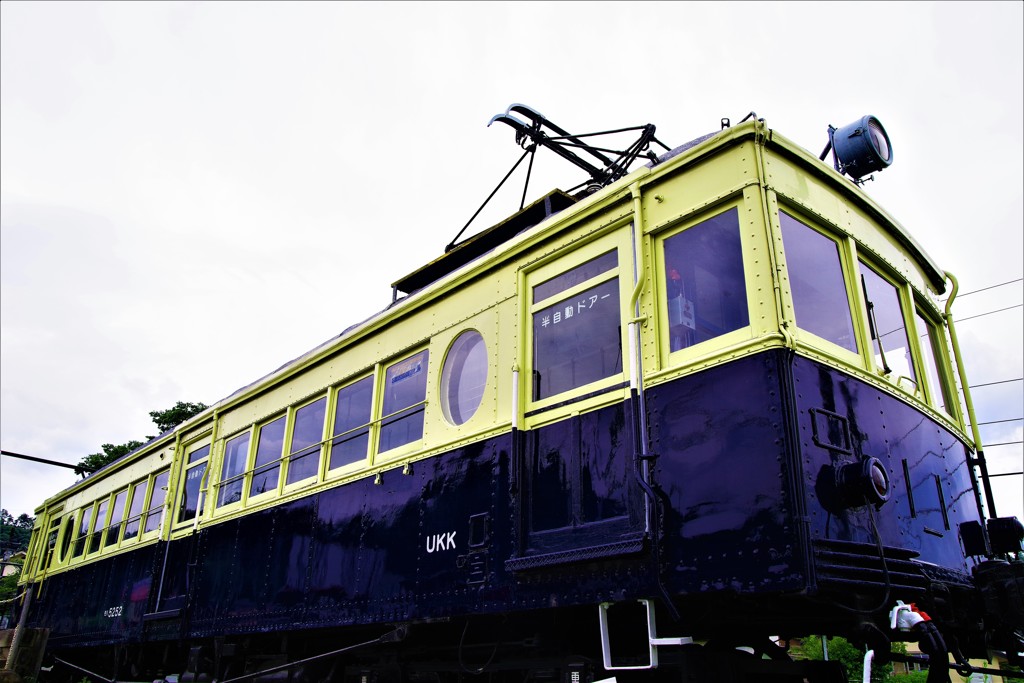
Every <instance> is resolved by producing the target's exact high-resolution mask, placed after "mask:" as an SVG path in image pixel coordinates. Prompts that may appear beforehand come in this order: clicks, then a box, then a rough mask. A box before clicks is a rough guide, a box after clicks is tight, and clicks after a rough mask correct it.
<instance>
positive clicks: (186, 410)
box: [149, 401, 207, 434]
mask: <svg viewBox="0 0 1024 683" xmlns="http://www.w3.org/2000/svg"><path fill="white" fill-rule="evenodd" d="M206 408H207V406H206V404H205V403H186V402H185V401H178V402H177V403H175V404H174V406H173V407H171V408H168V409H167V410H154V411H153V412H151V413H150V414H149V416H150V417H151V418H153V423H154V424H156V426H157V427H158V428H159V429H160V433H161V434H163V433H164V432H166V431H168V430H171V429H174V428H175V427H177V426H178V425H180V424H181V423H182V422H184V421H185V420H187V419H189V418H190V417H192V416H193V415H198V414H199V413H201V412H203V411H204V410H206Z"/></svg>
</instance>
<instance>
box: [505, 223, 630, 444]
mask: <svg viewBox="0 0 1024 683" xmlns="http://www.w3.org/2000/svg"><path fill="white" fill-rule="evenodd" d="M631 226H632V217H630V218H629V219H626V220H624V221H620V222H618V223H616V224H615V225H613V226H610V227H609V228H608V229H607V230H604V231H602V232H601V234H600V235H598V236H595V237H594V238H592V239H590V240H589V241H587V242H586V243H584V244H577V243H572V244H568V245H566V246H565V247H563V248H561V249H559V250H558V251H556V252H554V253H552V254H549V255H548V256H546V257H545V258H544V259H542V260H540V261H538V262H536V263H533V264H530V265H529V266H527V267H524V268H522V269H520V271H519V292H520V295H519V299H520V316H519V319H520V321H521V325H522V330H523V333H522V334H521V335H520V339H521V340H522V342H521V345H520V347H519V363H518V365H519V367H521V368H523V372H522V373H521V377H520V380H519V381H520V389H521V392H520V396H522V398H521V399H520V405H521V406H522V410H523V413H522V415H523V425H524V427H525V428H526V429H531V428H533V427H537V426H540V425H542V424H546V423H548V422H551V421H554V420H556V419H561V418H564V417H566V416H568V415H572V414H575V413H579V412H583V411H586V410H590V409H594V408H597V407H600V406H602V405H606V404H608V403H611V402H613V401H615V400H621V399H623V398H625V396H626V394H627V391H628V388H627V385H628V373H629V358H628V349H629V339H628V325H627V324H626V323H627V322H628V321H629V320H631V319H632V318H633V315H632V313H631V312H630V311H629V310H628V308H629V296H630V293H631V292H632V291H633V289H634V287H635V283H634V282H633V277H632V276H633V262H634V257H633V239H632V235H631ZM611 251H615V253H616V265H615V267H614V268H611V269H609V270H607V271H604V272H601V273H598V274H596V275H594V276H593V277H591V278H589V279H587V280H585V281H583V282H580V283H578V284H575V285H573V286H571V287H568V288H566V289H564V290H562V291H559V292H557V293H555V294H553V295H551V296H550V297H548V298H546V299H543V300H542V301H539V302H537V303H534V302H533V292H534V288H535V287H537V286H538V285H541V284H544V283H545V282H548V281H549V280H552V279H554V278H556V277H558V276H559V275H561V274H563V273H567V272H569V271H571V270H573V269H574V268H577V267H579V266H581V265H583V264H585V263H586V262H588V261H592V260H594V259H596V258H597V257H599V256H602V255H603V254H606V253H608V252H611ZM612 280H617V281H618V297H619V301H618V311H619V344H620V353H621V365H622V368H621V370H620V371H619V372H618V373H617V374H613V375H610V376H608V377H605V378H602V379H598V380H595V381H593V382H589V383H587V384H584V385H581V386H577V387H573V388H571V389H566V390H564V391H561V392H559V393H557V394H554V395H551V396H547V397H544V398H541V399H534V392H533V386H534V385H533V379H532V378H533V376H534V371H535V369H536V368H535V362H536V359H535V358H534V329H533V316H534V314H535V313H537V312H539V311H541V310H543V309H545V308H550V307H551V306H553V305H555V304H558V303H560V302H563V301H566V300H568V299H571V298H572V297H573V296H575V295H578V294H579V293H580V292H583V291H586V290H588V289H592V288H593V287H595V286H598V285H601V284H604V283H606V282H610V281H612ZM518 409H519V407H517V406H513V410H518Z"/></svg>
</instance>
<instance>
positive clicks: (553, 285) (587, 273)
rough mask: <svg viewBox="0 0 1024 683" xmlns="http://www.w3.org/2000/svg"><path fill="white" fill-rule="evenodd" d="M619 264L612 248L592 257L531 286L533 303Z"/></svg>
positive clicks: (570, 287) (612, 268) (616, 254)
mask: <svg viewBox="0 0 1024 683" xmlns="http://www.w3.org/2000/svg"><path fill="white" fill-rule="evenodd" d="M618 265H619V256H618V252H616V251H614V250H612V251H609V252H607V253H605V254H601V255H600V256H598V257H597V258H593V259H591V260H589V261H587V262H586V263H583V264H581V265H579V266H576V267H575V268H573V269H572V270H567V271H565V272H564V273H562V274H561V275H558V276H556V277H553V278H551V279H550V280H545V281H544V282H541V283H540V284H539V285H536V286H535V287H534V288H533V303H535V304H539V303H541V302H542V301H545V300H546V299H550V298H551V297H553V296H555V295H556V294H561V293H562V292H564V291H566V290H567V289H572V288H573V287H575V286H576V285H579V284H582V283H584V282H586V281H587V280H590V279H592V278H595V277H597V276H598V275H601V274H602V273H607V272H609V271H611V270H614V269H615V268H616V267H617V266H618Z"/></svg>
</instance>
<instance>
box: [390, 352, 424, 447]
mask: <svg viewBox="0 0 1024 683" xmlns="http://www.w3.org/2000/svg"><path fill="white" fill-rule="evenodd" d="M428 360H429V351H420V352H419V353H417V354H416V355H414V356H410V357H408V358H406V359H404V360H400V361H398V362H397V363H394V364H392V365H391V366H389V367H388V369H387V371H386V372H385V373H384V391H383V394H384V397H383V407H382V411H383V412H382V416H381V421H380V435H379V437H378V438H379V440H378V452H381V453H383V452H384V451H389V450H391V449H393V448H398V447H399V446H404V445H405V444H407V443H412V442H413V441H416V440H418V439H420V438H421V437H422V436H423V409H424V405H425V403H426V397H427V362H428Z"/></svg>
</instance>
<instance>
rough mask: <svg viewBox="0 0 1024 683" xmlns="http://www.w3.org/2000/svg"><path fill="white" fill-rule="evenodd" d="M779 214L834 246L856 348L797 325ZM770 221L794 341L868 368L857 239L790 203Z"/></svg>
mask: <svg viewBox="0 0 1024 683" xmlns="http://www.w3.org/2000/svg"><path fill="white" fill-rule="evenodd" d="M782 213H786V214H787V215H788V216H789V217H790V218H792V219H794V220H795V221H797V222H799V223H800V224H802V225H803V226H804V227H806V228H808V229H809V230H813V231H814V232H816V233H818V234H819V235H821V236H822V237H824V238H826V239H828V240H829V241H830V242H832V243H834V244H835V245H836V253H837V256H838V259H839V266H840V271H841V274H842V278H843V288H844V291H845V293H846V305H847V307H848V309H849V313H850V325H851V327H852V328H853V337H854V341H855V343H856V345H857V351H850V350H849V349H847V348H845V347H843V346H840V345H839V344H837V343H835V342H833V341H831V340H829V339H827V338H825V337H821V336H819V335H817V334H815V333H814V332H812V331H811V330H809V329H807V328H805V327H800V324H799V322H798V321H797V316H796V306H795V305H794V300H793V286H792V278H791V274H790V273H791V271H792V265H791V263H790V261H789V258H788V254H787V253H786V246H785V242H784V241H783V239H782V217H781V214H782ZM772 222H773V228H776V229H777V230H778V244H780V245H781V246H782V250H781V252H782V253H781V254H780V259H779V261H780V263H782V264H784V277H783V278H782V280H783V282H782V290H783V295H782V297H783V322H784V324H786V325H787V326H788V328H789V330H790V334H792V336H793V339H794V341H795V342H796V343H797V345H798V346H800V347H803V348H805V349H807V350H810V351H815V352H817V353H820V354H825V355H827V356H828V357H829V358H831V359H833V361H839V362H842V363H844V364H846V365H848V366H850V367H854V368H858V369H860V370H864V369H865V368H868V367H870V365H869V364H868V362H867V359H868V355H867V354H868V352H870V351H871V349H872V345H871V343H870V341H871V340H870V339H866V338H865V334H866V330H867V328H866V327H865V326H864V321H863V315H864V313H863V311H864V305H863V293H862V292H860V289H861V287H860V270H859V261H858V254H857V251H858V249H857V244H856V241H855V240H854V239H853V238H852V237H851V236H849V235H847V234H845V233H843V232H842V231H840V230H839V229H837V228H834V227H831V226H823V221H822V220H820V219H816V218H812V217H810V216H809V215H808V214H807V213H805V212H804V211H801V210H800V209H799V208H798V207H796V206H794V205H791V204H783V203H782V202H779V205H778V209H777V211H775V212H774V214H773V215H772ZM872 362H873V361H872Z"/></svg>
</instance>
